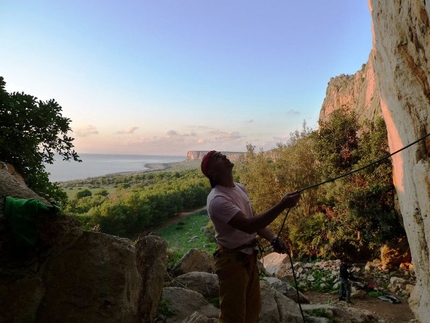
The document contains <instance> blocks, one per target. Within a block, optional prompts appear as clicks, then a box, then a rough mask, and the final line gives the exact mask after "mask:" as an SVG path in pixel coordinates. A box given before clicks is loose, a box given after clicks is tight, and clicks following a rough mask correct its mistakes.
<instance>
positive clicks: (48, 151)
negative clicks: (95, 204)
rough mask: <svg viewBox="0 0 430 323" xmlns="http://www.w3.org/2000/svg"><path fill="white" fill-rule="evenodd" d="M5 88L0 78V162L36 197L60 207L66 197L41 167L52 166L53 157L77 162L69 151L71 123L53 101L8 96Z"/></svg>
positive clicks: (71, 144) (72, 151)
mask: <svg viewBox="0 0 430 323" xmlns="http://www.w3.org/2000/svg"><path fill="white" fill-rule="evenodd" d="M5 85H6V82H5V81H4V78H3V77H1V76H0V116H1V118H0V160H1V161H3V162H6V163H10V164H12V165H13V166H14V167H15V169H16V170H17V172H19V173H20V174H21V175H22V176H23V178H24V180H25V182H26V184H27V186H28V187H29V188H31V189H32V190H33V191H35V192H36V193H37V194H39V195H40V196H43V197H45V198H47V199H48V200H51V201H52V202H54V203H57V204H64V203H65V202H66V201H67V195H66V193H64V192H63V191H61V189H60V187H59V186H58V185H57V184H55V183H51V182H50V181H49V173H47V171H46V168H45V164H52V163H53V162H54V160H55V159H54V158H55V154H58V155H60V156H61V157H62V158H63V160H66V161H68V160H74V161H78V162H80V161H81V160H80V159H79V156H78V154H77V153H76V151H75V150H74V149H73V147H74V146H73V140H74V138H72V137H69V136H68V132H69V131H71V129H70V122H71V120H70V119H68V118H65V117H63V116H62V114H61V112H62V108H61V106H60V105H59V104H58V103H57V102H56V101H55V100H53V99H51V100H48V101H41V100H38V99H37V98H36V97H34V96H32V95H28V94H25V93H22V92H21V93H18V92H13V93H8V92H7V91H6V90H5Z"/></svg>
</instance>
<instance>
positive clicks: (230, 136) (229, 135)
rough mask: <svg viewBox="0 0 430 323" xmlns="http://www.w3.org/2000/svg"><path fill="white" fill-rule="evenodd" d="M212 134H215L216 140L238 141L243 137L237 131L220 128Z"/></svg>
mask: <svg viewBox="0 0 430 323" xmlns="http://www.w3.org/2000/svg"><path fill="white" fill-rule="evenodd" d="M210 134H212V135H213V136H215V137H214V139H215V140H216V141H237V140H240V139H242V138H243V136H242V135H241V134H240V133H238V132H236V131H230V132H225V131H220V130H214V131H211V132H210Z"/></svg>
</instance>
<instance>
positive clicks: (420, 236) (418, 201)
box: [369, 0, 430, 322]
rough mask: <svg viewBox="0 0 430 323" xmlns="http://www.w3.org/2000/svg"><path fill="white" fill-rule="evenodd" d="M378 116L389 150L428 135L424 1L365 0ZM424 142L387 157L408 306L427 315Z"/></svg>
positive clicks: (429, 65)
mask: <svg viewBox="0 0 430 323" xmlns="http://www.w3.org/2000/svg"><path fill="white" fill-rule="evenodd" d="M369 6H370V11H371V15H372V20H373V42H374V44H373V47H374V52H373V55H374V60H375V71H376V75H377V85H378V88H379V91H380V94H381V108H382V113H383V116H384V119H385V123H386V124H387V129H388V139H389V146H390V150H391V151H392V152H394V151H396V150H398V149H400V148H402V147H403V146H405V145H407V144H409V143H412V142H414V141H415V140H417V139H419V138H422V137H423V136H425V135H426V134H428V133H429V132H430V33H429V30H430V26H429V14H430V2H429V1H427V2H426V1H424V0H403V1H383V0H370V1H369ZM429 157H430V139H429V137H427V140H426V141H421V142H419V143H418V144H416V145H413V146H411V147H410V148H408V149H406V150H404V151H403V152H402V153H400V154H396V155H395V156H393V171H394V184H395V186H396V190H397V194H398V196H399V204H400V211H401V214H402V217H403V221H404V225H405V229H406V232H407V235H408V240H409V244H410V248H411V255H412V262H413V264H414V268H415V271H416V278H417V282H416V287H415V289H414V291H413V293H412V297H411V299H410V305H411V308H412V310H413V311H414V313H415V315H416V317H417V318H418V319H419V320H420V321H421V322H428V313H430V254H429V250H430V163H429V162H430V160H429Z"/></svg>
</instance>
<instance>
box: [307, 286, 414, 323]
mask: <svg viewBox="0 0 430 323" xmlns="http://www.w3.org/2000/svg"><path fill="white" fill-rule="evenodd" d="M303 294H305V295H306V296H307V297H308V299H309V300H310V301H311V303H312V304H327V303H330V304H336V305H341V306H345V307H355V308H357V309H362V310H367V311H370V312H372V313H374V315H375V316H376V317H378V318H379V319H382V320H384V322H385V323H406V322H410V321H411V320H413V319H414V318H415V317H414V315H413V313H412V311H411V309H410V308H409V305H408V301H407V300H406V299H403V298H401V297H399V296H396V298H397V299H398V300H400V302H401V303H399V304H391V303H388V302H384V301H381V300H379V299H377V298H373V297H370V296H368V295H366V296H365V297H364V298H354V299H352V303H351V304H348V303H346V302H344V301H339V300H338V298H337V295H333V294H328V293H319V292H312V291H307V292H304V293H303Z"/></svg>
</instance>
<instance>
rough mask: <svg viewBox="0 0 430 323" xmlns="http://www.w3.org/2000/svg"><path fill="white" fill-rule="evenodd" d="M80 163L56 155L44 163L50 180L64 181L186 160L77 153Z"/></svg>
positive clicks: (179, 157)
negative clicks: (49, 162)
mask: <svg viewBox="0 0 430 323" xmlns="http://www.w3.org/2000/svg"><path fill="white" fill-rule="evenodd" d="M79 157H80V159H81V160H82V162H81V163H78V162H76V161H63V160H62V158H61V157H60V156H56V159H55V161H54V163H53V164H46V165H45V167H46V171H47V172H49V173H50V175H49V180H50V181H51V182H65V181H71V180H76V179H86V178H88V177H97V176H104V175H108V174H115V173H122V172H134V171H146V170H149V169H150V168H148V167H147V166H146V165H148V164H164V163H176V162H181V161H184V160H186V157H185V156H161V155H160V156H159V155H115V154H79Z"/></svg>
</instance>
